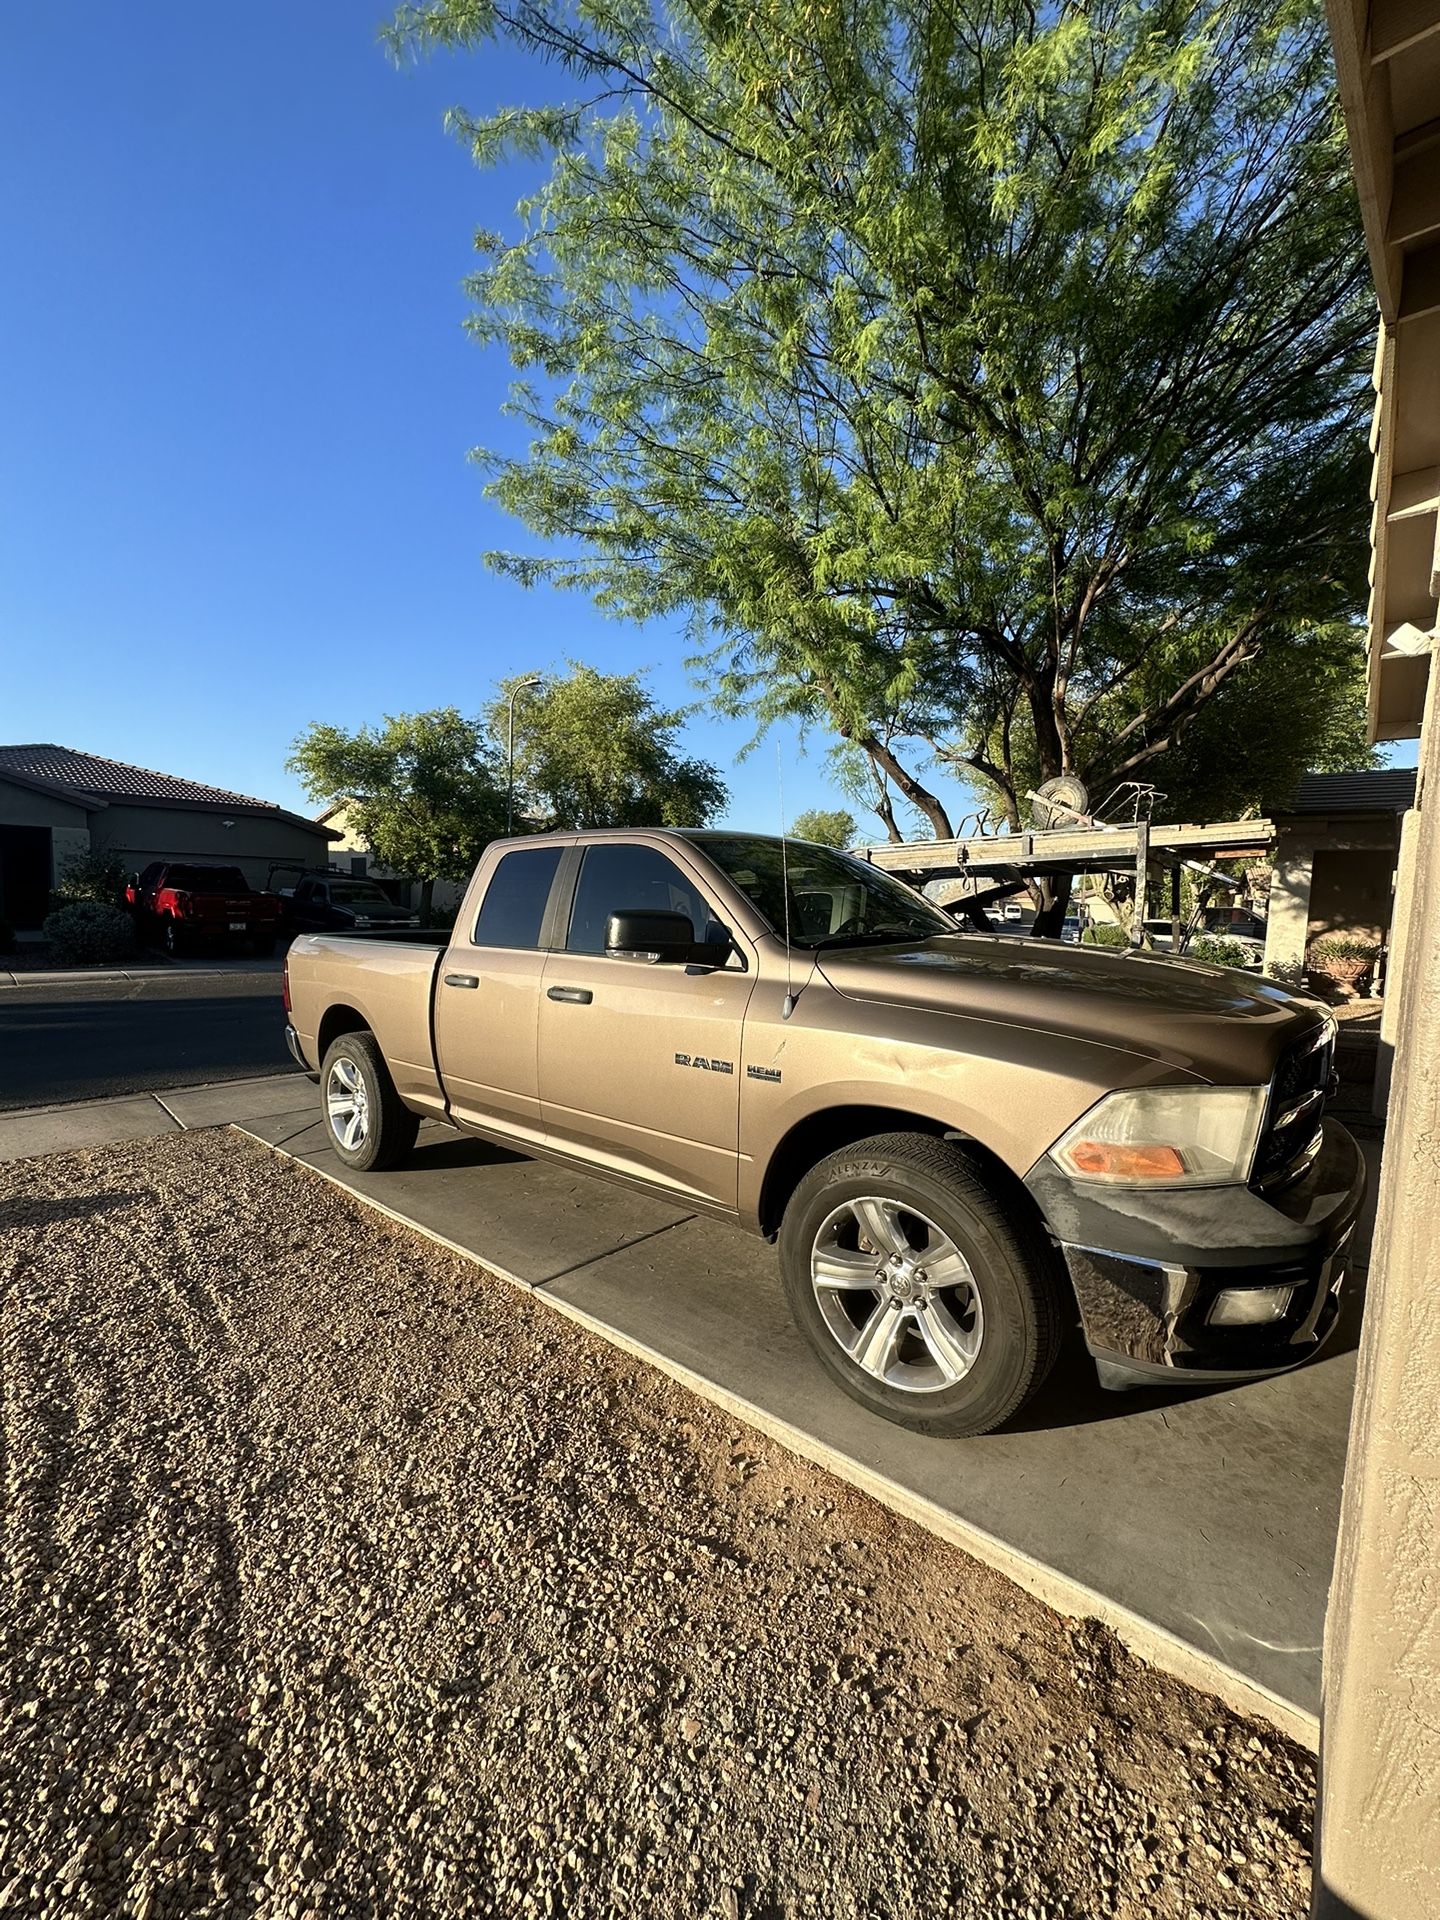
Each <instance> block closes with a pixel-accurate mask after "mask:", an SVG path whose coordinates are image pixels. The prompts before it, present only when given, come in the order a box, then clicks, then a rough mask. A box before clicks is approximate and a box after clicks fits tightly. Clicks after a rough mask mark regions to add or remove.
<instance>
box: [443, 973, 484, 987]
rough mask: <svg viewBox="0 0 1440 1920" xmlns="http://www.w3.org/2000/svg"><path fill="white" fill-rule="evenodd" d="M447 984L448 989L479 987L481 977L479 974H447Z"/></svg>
mask: <svg viewBox="0 0 1440 1920" xmlns="http://www.w3.org/2000/svg"><path fill="white" fill-rule="evenodd" d="M445 984H446V986H447V987H478V986H479V984H480V976H479V974H478V973H447V974H446V976H445Z"/></svg>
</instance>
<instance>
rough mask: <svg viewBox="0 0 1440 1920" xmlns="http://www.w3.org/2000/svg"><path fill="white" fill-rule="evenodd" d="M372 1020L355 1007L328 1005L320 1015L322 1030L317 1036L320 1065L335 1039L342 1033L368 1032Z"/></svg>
mask: <svg viewBox="0 0 1440 1920" xmlns="http://www.w3.org/2000/svg"><path fill="white" fill-rule="evenodd" d="M369 1031H370V1022H369V1021H368V1020H367V1019H366V1018H365V1016H364V1014H363V1013H357V1012H356V1010H355V1008H354V1007H327V1008H326V1009H325V1011H324V1013H323V1014H322V1015H321V1016H320V1031H319V1033H317V1034H316V1036H315V1052H316V1056H317V1057H316V1062H315V1064H316V1065H317V1066H318V1065H319V1064H320V1062H321V1061H322V1060H323V1059H324V1058H325V1055H326V1053H327V1052H328V1050H329V1048H330V1044H331V1042H332V1041H334V1040H338V1039H339V1038H340V1036H341V1034H342V1033H368V1032H369Z"/></svg>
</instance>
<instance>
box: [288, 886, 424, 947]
mask: <svg viewBox="0 0 1440 1920" xmlns="http://www.w3.org/2000/svg"><path fill="white" fill-rule="evenodd" d="M285 918H286V923H287V925H288V926H289V927H290V928H291V929H292V931H294V932H296V933H314V932H320V931H324V930H328V929H330V928H334V929H335V930H336V931H337V932H341V933H344V932H356V931H362V932H363V931H364V930H365V929H367V928H370V927H418V926H419V924H420V917H419V915H418V914H414V913H412V912H411V911H410V909H409V908H408V907H402V906H398V905H397V904H396V903H395V901H393V900H392V899H391V898H390V896H389V894H388V893H386V892H384V891H383V890H382V889H381V888H380V887H378V886H376V884H375V882H374V881H373V880H352V879H347V878H346V876H345V875H344V874H339V873H322V874H306V875H304V876H303V877H302V878H301V879H300V880H298V881H297V882H296V884H295V890H294V892H293V893H291V894H290V895H289V896H288V897H287V905H286V914H285Z"/></svg>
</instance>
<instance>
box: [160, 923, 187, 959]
mask: <svg viewBox="0 0 1440 1920" xmlns="http://www.w3.org/2000/svg"><path fill="white" fill-rule="evenodd" d="M160 940H161V944H162V945H163V946H164V948H165V951H166V953H168V954H169V955H170V957H171V959H172V960H173V959H177V958H178V957H179V956H180V955H181V954H182V953H183V952H184V951H185V935H184V932H183V931H182V929H181V928H180V927H179V925H178V924H177V923H176V922H175V921H174V920H172V919H169V918H168V917H167V919H166V920H165V922H164V924H163V925H162V926H161V929H160Z"/></svg>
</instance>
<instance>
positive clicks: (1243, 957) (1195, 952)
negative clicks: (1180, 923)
mask: <svg viewBox="0 0 1440 1920" xmlns="http://www.w3.org/2000/svg"><path fill="white" fill-rule="evenodd" d="M1185 958H1186V959H1187V960H1203V961H1204V962H1205V964H1206V965H1207V966H1210V967H1241V968H1244V967H1248V966H1249V964H1250V951H1249V949H1248V948H1247V947H1245V946H1242V944H1241V943H1240V941H1238V940H1227V939H1226V938H1225V936H1224V934H1222V933H1200V934H1197V935H1196V936H1195V938H1194V939H1193V940H1192V941H1191V942H1190V945H1189V946H1188V947H1187V948H1186V950H1185Z"/></svg>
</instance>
